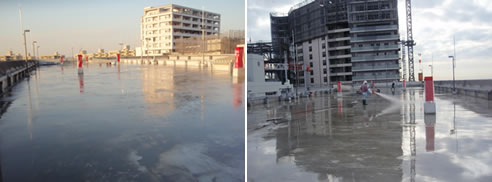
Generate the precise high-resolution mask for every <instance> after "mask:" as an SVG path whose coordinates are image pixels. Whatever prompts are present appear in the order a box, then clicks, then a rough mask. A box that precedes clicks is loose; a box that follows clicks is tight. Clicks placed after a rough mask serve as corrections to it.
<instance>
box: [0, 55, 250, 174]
mask: <svg viewBox="0 0 492 182" xmlns="http://www.w3.org/2000/svg"><path fill="white" fill-rule="evenodd" d="M243 90H244V85H243V84H242V83H239V84H233V82H232V77H231V76H230V73H229V72H228V71H225V72H221V71H211V70H208V69H206V68H204V69H202V68H199V67H186V66H181V67H180V66H161V65H159V66H157V65H125V64H122V65H118V66H111V65H100V64H88V65H84V74H83V75H78V74H77V68H76V67H75V66H72V65H70V66H64V67H59V66H52V67H42V68H40V69H39V70H38V71H37V72H36V73H34V74H33V75H32V76H31V78H30V79H29V80H24V81H23V82H21V83H20V84H19V85H17V86H15V87H14V88H13V89H12V92H11V93H10V94H9V95H7V96H5V97H4V98H2V99H1V103H2V105H5V106H7V109H6V111H5V112H4V113H3V114H2V115H1V118H0V164H1V166H0V167H1V175H2V176H1V178H2V179H3V180H4V181H242V180H244V135H243V134H241V133H243V132H244V123H243V122H244V119H243V118H244V106H243V104H241V103H242V100H243V99H244V98H243V92H242V91H243ZM218 113H220V114H218Z"/></svg>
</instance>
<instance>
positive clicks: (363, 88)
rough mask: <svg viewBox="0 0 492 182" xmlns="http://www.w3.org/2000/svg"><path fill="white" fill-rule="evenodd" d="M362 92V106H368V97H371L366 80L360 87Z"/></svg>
mask: <svg viewBox="0 0 492 182" xmlns="http://www.w3.org/2000/svg"><path fill="white" fill-rule="evenodd" d="M360 92H362V105H367V101H366V99H367V96H368V95H369V87H367V81H366V80H364V83H362V85H361V86H360Z"/></svg>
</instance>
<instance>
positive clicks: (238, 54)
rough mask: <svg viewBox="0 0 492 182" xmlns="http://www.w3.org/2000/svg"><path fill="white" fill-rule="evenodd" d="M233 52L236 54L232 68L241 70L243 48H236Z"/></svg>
mask: <svg viewBox="0 0 492 182" xmlns="http://www.w3.org/2000/svg"><path fill="white" fill-rule="evenodd" d="M234 52H235V54H236V59H235V62H234V68H243V54H244V47H236V49H235V51H234Z"/></svg>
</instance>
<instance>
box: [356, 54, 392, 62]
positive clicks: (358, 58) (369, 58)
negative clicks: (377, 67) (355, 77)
mask: <svg viewBox="0 0 492 182" xmlns="http://www.w3.org/2000/svg"><path fill="white" fill-rule="evenodd" d="M387 59H400V57H399V55H398V54H393V55H381V56H352V62H360V61H376V60H387Z"/></svg>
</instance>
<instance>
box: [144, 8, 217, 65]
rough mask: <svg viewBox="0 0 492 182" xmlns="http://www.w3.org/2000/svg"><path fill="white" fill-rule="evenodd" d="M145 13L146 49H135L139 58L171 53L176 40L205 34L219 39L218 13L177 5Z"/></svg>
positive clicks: (148, 10) (145, 10) (153, 9)
mask: <svg viewBox="0 0 492 182" xmlns="http://www.w3.org/2000/svg"><path fill="white" fill-rule="evenodd" d="M144 12H145V14H144V16H142V18H141V20H140V21H141V32H140V33H141V41H142V45H143V47H141V48H140V47H139V48H136V51H137V56H140V55H141V54H142V53H143V55H144V56H158V55H164V54H168V53H172V52H173V50H175V41H176V40H177V39H182V38H191V37H201V36H202V31H203V32H205V35H217V36H218V35H219V33H220V14H218V13H212V12H208V11H203V10H200V9H194V8H189V7H185V6H179V5H175V4H170V5H165V6H159V7H146V8H144ZM202 13H203V14H202ZM202 19H204V21H202ZM202 26H203V29H202Z"/></svg>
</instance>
